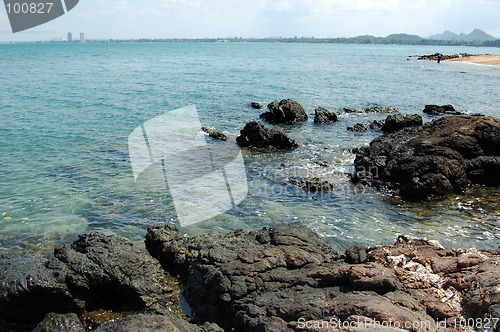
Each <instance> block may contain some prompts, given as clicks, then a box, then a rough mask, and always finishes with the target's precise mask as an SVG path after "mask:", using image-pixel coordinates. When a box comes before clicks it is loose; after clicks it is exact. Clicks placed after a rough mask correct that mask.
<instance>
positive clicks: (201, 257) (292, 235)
mask: <svg viewBox="0 0 500 332" xmlns="http://www.w3.org/2000/svg"><path fill="white" fill-rule="evenodd" d="M146 247H147V248H148V250H149V251H150V252H151V254H152V255H153V256H156V257H157V258H158V259H159V260H160V261H161V262H162V264H163V265H164V266H166V267H168V268H172V269H174V270H175V271H177V272H178V273H179V274H180V276H181V279H183V280H185V290H186V292H185V295H186V296H187V299H188V301H189V303H190V305H191V307H192V309H193V311H194V314H195V315H196V316H197V317H198V318H199V319H200V320H201V321H207V322H212V323H217V324H218V325H219V326H222V327H223V328H224V329H225V330H235V331H294V330H301V328H303V327H304V326H303V325H302V327H301V325H299V324H300V322H303V323H304V322H312V321H328V322H330V321H334V322H337V323H340V324H342V323H345V324H346V323H347V322H350V321H351V322H352V321H357V322H358V324H359V325H358V327H357V329H356V331H372V330H373V329H374V328H376V327H377V326H376V324H375V322H388V321H391V322H393V323H395V324H398V325H399V326H406V327H407V328H406V330H407V331H415V332H416V331H423V330H422V329H420V328H421V326H418V327H417V326H416V325H412V323H414V322H425V323H426V324H427V325H426V327H425V328H424V330H426V331H434V330H436V329H437V324H438V322H440V321H441V320H443V319H445V318H446V319H450V320H452V319H457V320H459V319H461V318H463V316H462V315H463V314H465V315H466V316H465V317H466V318H467V317H474V318H478V317H484V315H486V314H487V313H488V312H489V311H492V310H495V308H496V306H498V303H499V302H500V298H499V297H498V296H497V295H496V294H497V293H496V292H497V291H498V290H497V288H498V282H497V281H495V279H494V278H495V277H494V275H495V273H496V275H498V274H499V273H500V265H498V263H497V262H498V259H499V258H500V256H499V254H500V252H499V250H494V251H482V252H479V251H477V250H475V251H470V252H466V253H462V252H460V251H455V250H451V249H444V248H443V247H441V246H440V245H438V244H436V243H433V242H431V241H424V240H411V239H409V238H406V237H400V238H399V239H398V241H397V242H396V244H395V245H394V246H385V247H356V248H352V249H349V250H348V251H347V253H346V256H345V258H344V256H343V255H340V254H339V253H337V252H335V251H334V250H332V249H331V247H330V246H329V245H328V244H326V243H325V242H324V241H323V240H322V239H320V238H319V237H318V236H317V235H315V234H313V233H311V232H310V231H308V230H306V229H299V228H296V227H292V226H278V227H275V228H265V229H263V230H261V231H256V232H246V231H242V230H240V231H235V232H232V233H229V234H227V235H225V236H220V235H203V236H199V237H189V238H184V237H182V235H181V234H180V233H179V231H178V230H177V229H175V228H174V227H171V226H157V227H151V228H150V229H149V230H148V235H147V236H146ZM472 280H474V282H472ZM495 287H496V288H495ZM379 327H380V326H379ZM331 330H333V331H340V329H331ZM385 330H386V331H389V330H388V329H385ZM444 330H448V331H454V330H453V329H452V328H450V329H444ZM394 331H400V330H398V329H395V330H394Z"/></svg>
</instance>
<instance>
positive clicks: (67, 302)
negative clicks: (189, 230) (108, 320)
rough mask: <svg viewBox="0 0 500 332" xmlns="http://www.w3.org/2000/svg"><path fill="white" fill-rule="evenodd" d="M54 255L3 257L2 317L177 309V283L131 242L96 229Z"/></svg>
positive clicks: (0, 283)
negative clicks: (174, 297) (43, 258)
mask: <svg viewBox="0 0 500 332" xmlns="http://www.w3.org/2000/svg"><path fill="white" fill-rule="evenodd" d="M54 256H55V257H53V258H49V259H48V260H41V259H35V258H33V257H32V256H27V255H16V254H9V255H7V254H5V255H1V256H0V280H1V281H0V316H3V317H5V318H7V319H9V320H14V321H21V322H35V323H36V322H39V321H41V320H42V319H43V317H44V316H45V315H46V314H48V313H51V312H58V313H70V312H73V313H77V314H81V313H82V312H84V311H92V310H97V309H105V310H114V311H117V312H123V311H144V312H153V313H164V312H169V311H170V310H171V309H172V308H175V306H173V305H172V304H173V302H174V299H173V290H174V289H173V285H174V282H173V281H169V280H168V278H167V274H166V273H165V271H163V269H162V268H161V266H160V265H159V263H158V262H157V261H156V260H154V259H153V258H152V257H151V256H150V255H148V254H147V253H146V252H145V251H144V250H140V249H139V248H137V247H135V246H133V245H132V244H131V243H130V242H129V241H127V240H124V239H121V238H118V237H116V236H107V235H104V234H102V233H97V232H94V233H90V234H85V235H81V236H80V237H79V239H78V240H76V241H75V242H73V243H72V244H66V245H62V246H60V247H58V248H56V249H55V251H54Z"/></svg>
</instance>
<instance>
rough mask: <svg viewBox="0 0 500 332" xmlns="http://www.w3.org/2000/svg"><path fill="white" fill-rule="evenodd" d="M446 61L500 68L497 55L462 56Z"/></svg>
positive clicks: (499, 57)
mask: <svg viewBox="0 0 500 332" xmlns="http://www.w3.org/2000/svg"><path fill="white" fill-rule="evenodd" d="M447 61H456V62H467V63H475V64H480V65H493V66H500V55H497V54H480V55H471V56H464V57H460V58H454V59H450V60H447Z"/></svg>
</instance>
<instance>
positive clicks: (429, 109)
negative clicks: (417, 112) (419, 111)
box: [423, 105, 463, 115]
mask: <svg viewBox="0 0 500 332" xmlns="http://www.w3.org/2000/svg"><path fill="white" fill-rule="evenodd" d="M423 112H424V113H425V114H429V115H463V113H462V112H459V111H457V110H456V109H455V107H453V105H425V108H424V110H423Z"/></svg>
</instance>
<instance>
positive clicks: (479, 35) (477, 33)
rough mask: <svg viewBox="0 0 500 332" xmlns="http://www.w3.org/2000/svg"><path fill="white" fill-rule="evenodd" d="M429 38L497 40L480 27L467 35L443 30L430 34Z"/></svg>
mask: <svg viewBox="0 0 500 332" xmlns="http://www.w3.org/2000/svg"><path fill="white" fill-rule="evenodd" d="M429 39H433V40H457V41H458V40H463V41H492V40H497V38H495V37H493V36H492V35H489V34H487V33H486V32H484V31H483V30H480V29H474V30H473V31H472V32H471V33H469V34H468V35H467V34H465V33H463V32H462V33H460V34H456V33H454V32H451V31H448V30H447V31H445V32H443V33H440V34H437V35H432V36H430V37H429Z"/></svg>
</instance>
